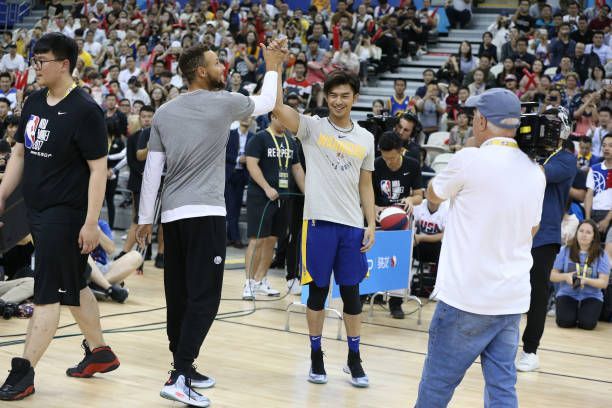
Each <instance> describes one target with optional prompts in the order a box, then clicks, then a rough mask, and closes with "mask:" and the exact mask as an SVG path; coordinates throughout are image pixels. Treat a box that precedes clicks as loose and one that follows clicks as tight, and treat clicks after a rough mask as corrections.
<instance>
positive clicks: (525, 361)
mask: <svg viewBox="0 0 612 408" xmlns="http://www.w3.org/2000/svg"><path fill="white" fill-rule="evenodd" d="M515 366H516V369H517V370H519V371H534V370H537V369H538V368H540V358H539V357H538V355H537V354H535V353H525V352H524V351H523V350H521V352H520V353H519V355H518V359H517V360H516V363H515Z"/></svg>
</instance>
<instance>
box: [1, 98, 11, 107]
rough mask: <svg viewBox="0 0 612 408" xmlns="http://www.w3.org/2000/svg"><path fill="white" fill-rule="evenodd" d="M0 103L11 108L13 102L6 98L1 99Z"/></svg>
mask: <svg viewBox="0 0 612 408" xmlns="http://www.w3.org/2000/svg"><path fill="white" fill-rule="evenodd" d="M0 102H4V103H6V104H7V105H8V106H11V101H9V100H8V99H7V98H5V97H2V98H0Z"/></svg>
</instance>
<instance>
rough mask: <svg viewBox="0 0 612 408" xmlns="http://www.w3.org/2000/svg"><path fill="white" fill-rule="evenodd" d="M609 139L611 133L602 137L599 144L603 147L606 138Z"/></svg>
mask: <svg viewBox="0 0 612 408" xmlns="http://www.w3.org/2000/svg"><path fill="white" fill-rule="evenodd" d="M609 137H612V133H608V134H606V135H605V136H604V137H602V138H601V144H602V145H603V143H604V141H605V140H606V139H607V138H609Z"/></svg>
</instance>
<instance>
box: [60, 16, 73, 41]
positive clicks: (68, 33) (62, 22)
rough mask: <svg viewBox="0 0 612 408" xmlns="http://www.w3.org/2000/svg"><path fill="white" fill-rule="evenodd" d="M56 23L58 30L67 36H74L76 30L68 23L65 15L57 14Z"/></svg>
mask: <svg viewBox="0 0 612 408" xmlns="http://www.w3.org/2000/svg"><path fill="white" fill-rule="evenodd" d="M55 25H56V27H57V31H59V32H60V33H62V34H64V35H65V36H66V37H70V38H74V30H73V29H71V28H70V27H68V26H67V25H66V19H64V16H62V15H60V16H57V17H56V18H55Z"/></svg>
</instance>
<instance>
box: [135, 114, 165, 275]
mask: <svg viewBox="0 0 612 408" xmlns="http://www.w3.org/2000/svg"><path fill="white" fill-rule="evenodd" d="M152 109H153V108H152ZM150 137H151V128H150V127H149V129H148V130H143V131H142V132H140V135H138V141H137V142H135V143H136V158H137V159H138V160H139V161H140V162H141V163H142V167H143V169H144V166H145V163H146V161H147V154H148V153H149V149H148V147H147V146H148V144H149V138H150ZM141 182H142V178H141ZM163 184H164V182H163V178H162V183H161V185H160V187H159V191H161V190H162V188H163ZM139 199H140V197H139ZM160 221H161V214H159V216H158V219H157V220H156V222H158V226H157V255H155V263H154V265H155V267H156V268H158V269H164V249H165V247H164V228H163V226H162V224H161V222H160ZM147 251H150V248H149V249H148V250H147ZM148 256H149V255H147V257H145V259H150V258H148Z"/></svg>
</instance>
